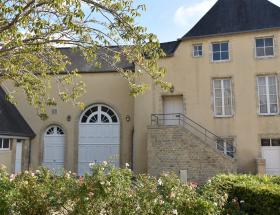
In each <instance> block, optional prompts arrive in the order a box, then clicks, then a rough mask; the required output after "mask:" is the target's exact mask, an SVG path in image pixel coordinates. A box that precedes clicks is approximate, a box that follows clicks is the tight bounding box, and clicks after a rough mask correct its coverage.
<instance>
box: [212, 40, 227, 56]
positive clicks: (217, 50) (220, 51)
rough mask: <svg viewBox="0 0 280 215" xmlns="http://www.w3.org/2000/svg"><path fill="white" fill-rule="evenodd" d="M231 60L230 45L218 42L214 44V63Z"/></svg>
mask: <svg viewBox="0 0 280 215" xmlns="http://www.w3.org/2000/svg"><path fill="white" fill-rule="evenodd" d="M227 60H229V43H228V42H218V43H212V61H227Z"/></svg>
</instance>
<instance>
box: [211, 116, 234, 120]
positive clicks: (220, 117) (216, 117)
mask: <svg viewBox="0 0 280 215" xmlns="http://www.w3.org/2000/svg"><path fill="white" fill-rule="evenodd" d="M233 117H234V115H228V116H226V115H225V116H216V115H215V116H214V118H215V119H228V118H233Z"/></svg>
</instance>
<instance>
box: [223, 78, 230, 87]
mask: <svg viewBox="0 0 280 215" xmlns="http://www.w3.org/2000/svg"><path fill="white" fill-rule="evenodd" d="M224 88H225V89H230V80H229V79H228V80H224Z"/></svg>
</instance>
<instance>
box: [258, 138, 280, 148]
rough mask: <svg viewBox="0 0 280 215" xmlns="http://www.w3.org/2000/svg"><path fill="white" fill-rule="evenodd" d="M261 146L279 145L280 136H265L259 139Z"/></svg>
mask: <svg viewBox="0 0 280 215" xmlns="http://www.w3.org/2000/svg"><path fill="white" fill-rule="evenodd" d="M261 145H262V146H272V147H273V146H280V138H265V139H261Z"/></svg>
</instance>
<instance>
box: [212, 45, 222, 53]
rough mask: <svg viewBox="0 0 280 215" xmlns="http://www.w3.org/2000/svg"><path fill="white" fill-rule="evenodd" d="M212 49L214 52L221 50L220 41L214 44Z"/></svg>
mask: <svg viewBox="0 0 280 215" xmlns="http://www.w3.org/2000/svg"><path fill="white" fill-rule="evenodd" d="M212 49H213V50H212V51H213V52H219V51H221V46H220V44H219V43H215V44H212Z"/></svg>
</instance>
